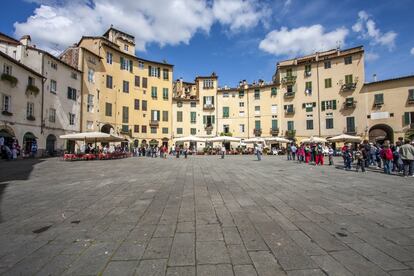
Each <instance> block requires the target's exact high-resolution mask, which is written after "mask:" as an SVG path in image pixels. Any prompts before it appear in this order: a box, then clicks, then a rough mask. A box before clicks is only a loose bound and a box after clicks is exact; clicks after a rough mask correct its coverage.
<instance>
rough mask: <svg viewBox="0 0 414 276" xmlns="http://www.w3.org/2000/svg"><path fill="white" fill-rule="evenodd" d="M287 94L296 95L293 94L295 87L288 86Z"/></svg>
mask: <svg viewBox="0 0 414 276" xmlns="http://www.w3.org/2000/svg"><path fill="white" fill-rule="evenodd" d="M286 92H287V93H288V94H292V93H294V92H293V85H291V84H289V85H287V86H286Z"/></svg>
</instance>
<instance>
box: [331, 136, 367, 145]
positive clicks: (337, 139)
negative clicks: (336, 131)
mask: <svg viewBox="0 0 414 276" xmlns="http://www.w3.org/2000/svg"><path fill="white" fill-rule="evenodd" d="M328 140H329V141H330V142H350V143H359V142H361V141H362V138H361V137H359V136H353V135H348V134H341V135H338V136H334V137H332V138H329V139H328Z"/></svg>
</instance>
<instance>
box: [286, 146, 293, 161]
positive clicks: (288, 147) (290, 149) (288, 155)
mask: <svg viewBox="0 0 414 276" xmlns="http://www.w3.org/2000/svg"><path fill="white" fill-rule="evenodd" d="M286 153H287V160H292V145H291V144H288V145H287V148H286Z"/></svg>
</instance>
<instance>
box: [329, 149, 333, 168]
mask: <svg viewBox="0 0 414 276" xmlns="http://www.w3.org/2000/svg"><path fill="white" fill-rule="evenodd" d="M333 156H334V150H333V148H332V146H331V145H329V147H328V158H329V166H332V165H333V164H334V161H333Z"/></svg>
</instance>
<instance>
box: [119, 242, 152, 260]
mask: <svg viewBox="0 0 414 276" xmlns="http://www.w3.org/2000/svg"><path fill="white" fill-rule="evenodd" d="M146 245H147V243H146V242H140V241H132V240H127V241H124V242H123V243H122V244H121V246H120V247H119V248H118V249H117V250H116V252H115V254H114V255H113V256H112V260H118V261H119V260H124V261H126V260H140V259H141V258H142V256H143V255H144V251H145V246H146Z"/></svg>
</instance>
